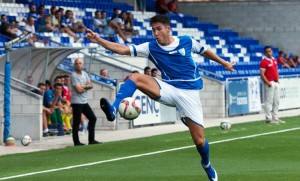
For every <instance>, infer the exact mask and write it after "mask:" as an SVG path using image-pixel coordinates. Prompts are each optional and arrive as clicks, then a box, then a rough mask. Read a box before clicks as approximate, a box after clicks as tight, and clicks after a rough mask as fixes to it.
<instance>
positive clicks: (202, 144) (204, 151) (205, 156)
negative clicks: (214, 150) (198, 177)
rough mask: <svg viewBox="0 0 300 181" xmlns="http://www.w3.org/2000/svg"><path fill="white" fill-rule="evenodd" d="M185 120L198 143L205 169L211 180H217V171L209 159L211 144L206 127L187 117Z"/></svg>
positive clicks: (196, 143)
mask: <svg viewBox="0 0 300 181" xmlns="http://www.w3.org/2000/svg"><path fill="white" fill-rule="evenodd" d="M185 122H186V125H187V126H188V128H189V130H190V134H191V136H192V138H193V141H194V143H195V145H196V148H197V151H198V152H199V154H200V156H201V165H202V167H203V169H204V170H205V172H206V174H207V176H208V178H209V180H210V181H217V180H218V175H217V172H216V170H215V169H214V168H213V167H212V165H211V163H210V160H209V144H208V141H207V140H206V139H205V137H204V128H203V127H202V126H200V125H198V124H196V123H194V122H193V121H191V120H190V119H189V118H187V117H186V118H185Z"/></svg>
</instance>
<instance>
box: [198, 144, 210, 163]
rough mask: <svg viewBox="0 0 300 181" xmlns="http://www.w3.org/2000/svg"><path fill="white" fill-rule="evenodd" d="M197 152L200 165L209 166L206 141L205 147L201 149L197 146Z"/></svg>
mask: <svg viewBox="0 0 300 181" xmlns="http://www.w3.org/2000/svg"><path fill="white" fill-rule="evenodd" d="M197 150H198V152H199V153H200V155H201V158H202V161H201V163H202V164H203V165H207V164H209V144H208V141H207V140H205V145H204V147H203V148H201V147H200V146H197Z"/></svg>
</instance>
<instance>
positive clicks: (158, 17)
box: [149, 14, 170, 26]
mask: <svg viewBox="0 0 300 181" xmlns="http://www.w3.org/2000/svg"><path fill="white" fill-rule="evenodd" d="M149 22H150V25H152V24H154V23H162V24H164V25H169V26H170V18H169V17H168V16H166V15H162V14H158V15H155V16H153V17H152V18H150V19H149Z"/></svg>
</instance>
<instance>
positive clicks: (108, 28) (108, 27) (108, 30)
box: [95, 11, 129, 43]
mask: <svg viewBox="0 0 300 181" xmlns="http://www.w3.org/2000/svg"><path fill="white" fill-rule="evenodd" d="M95 15H96V12H95ZM97 16H98V15H97ZM99 20H100V22H101V23H102V25H103V26H104V28H103V29H102V30H100V33H102V34H104V35H113V34H115V33H117V34H118V35H119V36H120V37H121V38H122V39H123V41H124V42H125V43H129V42H128V41H127V39H126V36H125V34H124V33H123V31H122V30H121V28H120V27H119V26H118V24H116V23H114V22H113V21H107V19H106V11H101V17H100V18H99ZM99 25H100V23H99ZM95 27H97V23H96V24H95ZM99 27H101V26H99ZM112 29H113V30H114V31H113V30H112ZM101 31H102V32H101Z"/></svg>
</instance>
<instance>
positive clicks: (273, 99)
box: [260, 46, 284, 124]
mask: <svg viewBox="0 0 300 181" xmlns="http://www.w3.org/2000/svg"><path fill="white" fill-rule="evenodd" d="M264 51H265V56H266V57H265V58H263V59H262V60H261V62H260V76H261V79H262V80H263V82H264V85H265V114H266V123H277V124H278V123H284V121H281V120H280V119H279V118H278V106H279V100H280V99H279V90H280V88H279V77H278V69H277V61H276V59H275V58H274V57H273V56H272V54H273V51H272V48H271V47H270V46H266V47H265V48H264Z"/></svg>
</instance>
